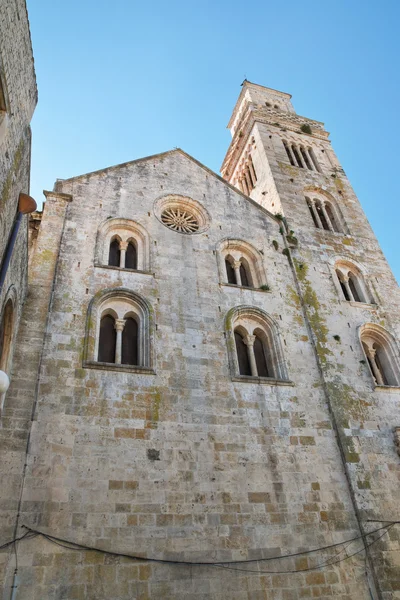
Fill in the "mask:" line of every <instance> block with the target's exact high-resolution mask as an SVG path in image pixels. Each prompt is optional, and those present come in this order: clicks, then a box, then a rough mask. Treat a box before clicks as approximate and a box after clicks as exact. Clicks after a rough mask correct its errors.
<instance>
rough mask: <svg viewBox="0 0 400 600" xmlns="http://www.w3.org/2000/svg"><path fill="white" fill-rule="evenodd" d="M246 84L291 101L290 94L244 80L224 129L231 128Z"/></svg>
mask: <svg viewBox="0 0 400 600" xmlns="http://www.w3.org/2000/svg"><path fill="white" fill-rule="evenodd" d="M246 84H248V85H251V86H253V87H258V88H261V89H262V90H268V91H269V92H274V94H278V95H279V96H284V97H285V98H288V99H289V100H290V99H291V97H292V94H288V93H287V92H280V91H279V90H275V89H274V88H269V87H266V86H265V85H259V84H258V83H253V82H252V81H248V79H245V80H244V81H243V82H242V83H241V84H240V85H241V86H242V89H241V91H240V94H239V98H238V99H237V102H236V104H235V106H234V109H233V111H232V116H231V118H230V119H229V123H228V125H227V126H226V127H227V129H230V128H231V126H232V122H233V121H234V120H235V116H236V113H237V110H238V108H239V105H240V104H241V102H242V99H243V96H244V94H245V90H246Z"/></svg>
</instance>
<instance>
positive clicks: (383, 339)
mask: <svg viewBox="0 0 400 600" xmlns="http://www.w3.org/2000/svg"><path fill="white" fill-rule="evenodd" d="M360 339H361V344H362V348H363V350H364V354H365V357H366V359H367V362H368V365H369V368H370V370H371V375H372V377H373V379H374V381H375V384H376V385H379V386H381V385H386V386H399V385H400V365H399V359H398V353H397V349H396V344H395V342H394V340H393V338H392V336H391V335H390V334H389V332H388V331H386V330H385V329H384V328H383V327H380V326H379V325H375V324H373V323H367V324H365V325H363V326H362V327H361V329H360Z"/></svg>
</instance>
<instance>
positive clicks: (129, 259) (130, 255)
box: [125, 242, 137, 269]
mask: <svg viewBox="0 0 400 600" xmlns="http://www.w3.org/2000/svg"><path fill="white" fill-rule="evenodd" d="M125 268H126V269H137V250H136V247H135V245H134V244H133V242H129V244H128V247H127V249H126V256H125Z"/></svg>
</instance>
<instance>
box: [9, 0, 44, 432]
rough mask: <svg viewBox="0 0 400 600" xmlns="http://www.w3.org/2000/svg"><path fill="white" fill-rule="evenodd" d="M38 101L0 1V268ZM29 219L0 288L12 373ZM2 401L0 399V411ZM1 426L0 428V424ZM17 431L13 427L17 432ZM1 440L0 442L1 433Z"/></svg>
mask: <svg viewBox="0 0 400 600" xmlns="http://www.w3.org/2000/svg"><path fill="white" fill-rule="evenodd" d="M36 102H37V89H36V79H35V71H34V65H33V55H32V47H31V41H30V34H29V23H28V16H27V12H26V6H25V1H24V0H17V1H15V0H12V1H11V0H5V1H4V2H2V5H1V11H0V264H1V263H2V262H3V260H4V257H5V252H6V248H7V245H8V241H9V238H10V235H11V231H12V228H13V224H14V221H15V219H16V215H17V210H18V198H19V194H20V192H24V193H26V194H27V193H29V176H30V153H31V131H30V126H29V124H30V121H31V118H32V115H33V111H34V109H35V106H36ZM27 230H28V217H27V216H24V217H22V223H21V225H20V227H19V231H18V237H17V239H16V243H15V246H14V250H13V254H12V257H11V262H10V265H9V268H8V271H7V276H6V279H5V281H4V285H3V286H2V288H1V289H0V323H3V322H4V314H5V307H6V305H7V303H8V302H10V304H9V307H10V308H11V305H12V309H11V312H10V318H9V319H8V318H7V319H6V320H8V321H9V322H8V323H6V324H5V328H6V329H7V332H6V337H7V338H10V339H7V340H6V342H5V344H4V346H5V347H3V352H1V351H0V369H1V370H4V371H6V372H7V373H8V374H9V375H10V374H11V368H12V358H13V348H14V342H15V338H16V333H17V331H18V324H19V321H20V316H21V311H22V306H23V303H24V299H25V295H26V288H27V268H28V255H27ZM2 402H3V398H2V397H1V394H0V409H1V405H2ZM3 426H4V424H3ZM14 426H15V424H14ZM17 428H18V427H17ZM0 439H1V440H2V441H1V443H3V437H2V434H0Z"/></svg>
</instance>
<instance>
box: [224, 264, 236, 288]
mask: <svg viewBox="0 0 400 600" xmlns="http://www.w3.org/2000/svg"><path fill="white" fill-rule="evenodd" d="M225 268H226V275H227V277H228V283H233V284H234V285H236V275H235V269H234V268H233V267H232V265H231V262H230V260H228V259H227V258H226V259H225Z"/></svg>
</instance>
